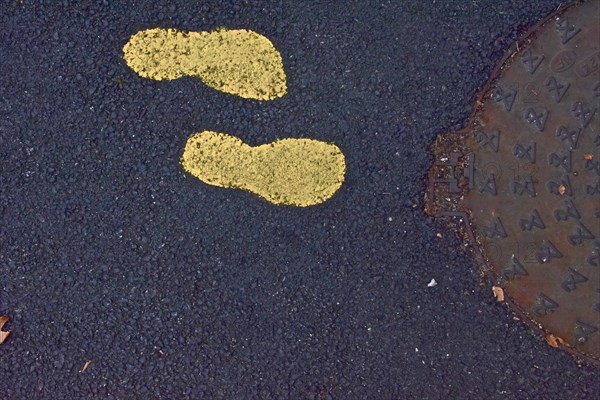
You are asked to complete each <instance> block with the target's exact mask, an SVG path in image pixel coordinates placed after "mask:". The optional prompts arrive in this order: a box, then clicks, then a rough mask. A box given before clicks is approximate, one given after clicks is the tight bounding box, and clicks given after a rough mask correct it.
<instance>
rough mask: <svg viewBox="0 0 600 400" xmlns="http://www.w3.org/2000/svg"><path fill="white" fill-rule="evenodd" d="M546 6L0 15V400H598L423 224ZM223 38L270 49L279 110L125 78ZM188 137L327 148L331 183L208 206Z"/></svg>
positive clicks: (320, 6) (155, 1)
mask: <svg viewBox="0 0 600 400" xmlns="http://www.w3.org/2000/svg"><path fill="white" fill-rule="evenodd" d="M560 3H561V2H560V1H527V2H508V1H505V2H497V1H493V0H490V1H468V2H467V1H456V2H454V1H448V2H445V1H438V2H436V1H433V0H429V1H424V2H416V1H415V2H400V1H391V2H371V3H370V4H367V3H365V2H363V1H356V2H341V1H340V2H337V1H336V2H333V1H332V2H329V1H327V2H314V1H307V2H300V1H289V2H284V3H275V2H270V1H264V2H248V3H245V2H231V3H227V2H222V3H221V2H217V1H212V2H205V1H202V2H193V1H162V0H152V1H136V2H130V3H125V2H113V1H93V2H92V1H55V0H46V1H34V0H24V1H23V2H22V3H19V2H16V1H11V0H3V2H2V6H1V8H0V27H1V29H0V217H1V221H0V315H8V316H10V317H11V322H10V323H9V324H7V325H6V326H5V327H4V329H5V330H11V331H12V335H11V337H10V338H9V339H8V340H7V341H6V342H5V343H4V344H2V345H1V346H0V398H2V399H66V398H70V399H79V398H81V399H96V398H97V399H137V398H146V399H163V398H164V399H187V398H190V399H257V398H260V399H287V398H290V399H417V398H418V399H448V398H456V399H482V398H493V399H593V398H597V396H598V394H599V393H600V379H599V378H598V370H595V369H593V368H591V367H587V366H585V365H578V364H577V363H576V362H575V361H574V360H573V358H572V357H571V356H569V355H568V354H566V353H564V352H562V351H560V350H557V349H554V348H552V347H550V346H549V345H548V344H547V343H546V342H545V340H544V339H543V338H542V337H539V336H538V335H536V334H534V333H533V332H532V331H531V330H530V329H529V328H527V327H526V326H525V325H523V324H522V323H521V322H520V321H515V320H513V314H511V313H510V311H508V310H507V309H505V307H504V306H502V305H501V304H499V303H497V302H496V301H495V300H494V298H493V296H492V294H491V288H490V287H489V286H488V285H487V284H486V283H485V282H482V280H481V279H480V275H479V272H478V265H475V264H474V263H473V262H472V260H471V259H470V258H469V257H468V256H467V255H466V254H464V253H463V252H462V251H461V246H462V241H461V240H460V239H459V238H457V237H455V235H454V234H453V233H452V232H449V231H445V230H444V229H443V228H442V227H441V226H439V225H438V224H437V223H436V222H435V221H433V220H432V219H431V218H429V217H426V216H425V215H424V213H423V200H422V199H423V194H424V189H425V182H424V178H425V174H426V172H427V168H428V167H429V164H430V162H431V161H432V159H431V156H430V155H429V154H428V152H427V148H428V146H429V144H430V143H431V142H432V140H433V139H434V137H435V135H436V134H437V133H439V132H442V131H451V130H456V129H459V128H461V127H462V126H463V125H464V124H465V123H466V121H467V118H468V116H469V115H470V113H471V110H472V107H473V96H474V94H475V93H476V92H477V90H478V89H480V88H481V87H482V86H483V85H484V84H485V82H486V80H487V79H488V77H489V74H490V73H491V71H492V69H493V67H494V65H495V63H496V61H497V60H498V59H499V58H500V57H501V56H502V55H503V54H504V51H505V50H506V49H507V48H508V47H509V46H510V44H511V43H512V42H513V41H514V40H515V39H516V38H518V37H519V36H520V35H522V34H523V33H524V32H525V31H526V30H527V27H528V26H530V25H531V24H533V23H535V22H537V21H538V20H539V19H541V18H542V17H544V16H545V15H546V14H548V13H549V12H551V11H552V10H553V9H555V8H556V7H557V6H558V5H559V4H560ZM221 26H224V27H228V28H247V29H252V30H255V31H257V32H260V33H261V34H263V35H265V36H266V37H268V38H269V39H270V40H271V41H272V42H273V43H274V44H275V46H276V47H277V49H278V50H279V51H280V52H281V54H282V57H283V62H284V67H285V70H286V73H287V79H288V93H287V95H286V96H284V97H283V98H281V99H278V100H275V101H268V102H259V101H252V100H244V99H241V98H237V97H234V96H232V95H227V94H225V93H221V92H219V91H216V90H214V89H211V88H209V87H206V86H204V85H203V84H202V83H201V82H200V81H199V80H197V79H194V78H183V79H179V80H176V81H171V82H156V81H152V80H148V79H143V78H140V77H139V76H138V75H136V74H135V73H134V72H133V71H131V70H130V69H129V68H128V67H127V66H126V65H125V63H124V61H123V59H122V48H123V45H124V44H125V43H126V42H127V40H128V39H129V37H130V36H131V35H133V34H134V33H135V32H137V31H139V30H141V29H148V28H153V27H175V28H178V29H182V30H212V29H215V28H217V27H221ZM202 130H214V131H218V132H225V133H228V134H232V135H236V136H238V137H240V138H242V139H243V140H244V141H245V142H246V143H248V144H252V145H258V144H262V143H266V142H270V141H273V140H275V139H281V138H285V137H308V138H314V139H318V140H323V141H331V142H335V143H336V144H337V145H338V146H339V147H340V148H341V149H342V151H343V152H344V154H345V156H346V162H347V175H346V181H345V183H344V185H343V186H342V187H341V189H340V190H339V191H338V192H337V193H336V194H335V195H334V197H333V198H332V199H330V200H328V201H327V202H325V203H324V204H322V205H317V206H312V207H307V208H294V207H277V206H274V205H272V204H270V203H267V202H266V201H264V200H261V199H260V198H258V197H257V196H255V195H252V194H250V193H247V192H244V191H241V190H234V189H223V188H218V187H213V186H208V185H206V184H204V183H202V182H201V181H199V180H198V179H196V178H194V177H192V176H190V175H188V174H186V173H184V172H183V169H182V167H181V165H180V164H179V158H180V156H181V154H182V152H183V148H184V146H185V143H186V140H187V138H188V137H189V136H190V135H191V134H192V133H194V132H198V131H202ZM438 232H439V233H441V234H442V237H441V238H440V237H438V235H436V234H437V233H438ZM432 278H433V279H435V280H436V281H437V283H438V285H437V286H435V287H427V284H428V282H429V281H430V280H431V279H432ZM89 360H91V361H92V363H91V364H90V365H89V367H88V368H87V369H86V370H85V371H84V372H80V371H81V370H82V369H83V367H84V365H85V364H86V362H87V361H89Z"/></svg>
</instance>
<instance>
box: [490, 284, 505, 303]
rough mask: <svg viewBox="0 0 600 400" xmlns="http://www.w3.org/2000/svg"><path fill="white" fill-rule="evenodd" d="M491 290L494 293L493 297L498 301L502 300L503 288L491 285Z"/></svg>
mask: <svg viewBox="0 0 600 400" xmlns="http://www.w3.org/2000/svg"><path fill="white" fill-rule="evenodd" d="M492 292H493V293H494V297H495V298H496V300H498V301H504V290H503V289H502V288H501V287H498V286H492Z"/></svg>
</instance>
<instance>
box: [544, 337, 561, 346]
mask: <svg viewBox="0 0 600 400" xmlns="http://www.w3.org/2000/svg"><path fill="white" fill-rule="evenodd" d="M546 342H548V344H549V345H550V346H552V347H558V346H560V345H561V344H563V343H564V342H565V341H564V339H563V338H561V337H558V336H554V335H553V334H548V335H546Z"/></svg>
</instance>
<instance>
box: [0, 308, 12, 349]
mask: <svg viewBox="0 0 600 400" xmlns="http://www.w3.org/2000/svg"><path fill="white" fill-rule="evenodd" d="M8 320H9V318H8V317H7V316H6V315H1V316H0V344H2V343H4V341H5V340H6V338H8V337H9V336H10V331H6V332H5V331H3V330H2V327H3V326H4V324H6V323H7V322H8Z"/></svg>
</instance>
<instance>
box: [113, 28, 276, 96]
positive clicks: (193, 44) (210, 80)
mask: <svg viewBox="0 0 600 400" xmlns="http://www.w3.org/2000/svg"><path fill="white" fill-rule="evenodd" d="M123 53H124V58H125V62H126V63H127V65H128V66H129V67H130V68H131V69H133V70H134V71H135V72H136V73H137V74H138V75H140V76H142V77H144V78H151V79H156V80H171V79H177V78H181V77H182V76H185V75H188V76H195V77H198V78H200V79H201V80H202V81H203V82H204V83H205V84H206V85H208V86H210V87H212V88H214V89H217V90H220V91H222V92H225V93H229V94H233V95H237V96H240V97H243V98H248V99H257V100H273V99H275V98H278V97H282V96H283V95H285V94H286V92H287V85H286V76H285V71H284V69H283V62H282V60H281V55H280V54H279V52H278V51H277V49H276V48H275V47H274V46H273V43H271V41H270V40H269V39H267V38H266V37H264V36H262V35H260V34H258V33H256V32H253V31H250V30H246V29H239V30H227V29H219V30H216V31H213V32H183V31H179V30H177V29H163V28H154V29H147V30H143V31H139V32H138V33H136V34H135V35H133V36H132V37H131V38H130V39H129V41H128V42H127V43H126V44H125V46H124V47H123Z"/></svg>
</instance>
